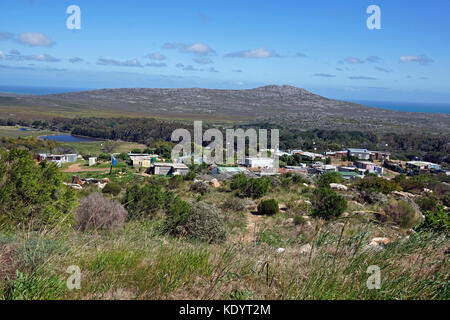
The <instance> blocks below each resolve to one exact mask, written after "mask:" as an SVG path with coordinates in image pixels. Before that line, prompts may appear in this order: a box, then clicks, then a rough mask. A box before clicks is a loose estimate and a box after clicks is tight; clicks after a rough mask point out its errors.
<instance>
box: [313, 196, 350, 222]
mask: <svg viewBox="0 0 450 320" xmlns="http://www.w3.org/2000/svg"><path fill="white" fill-rule="evenodd" d="M311 203H312V207H313V210H312V214H313V215H315V216H318V217H321V218H323V219H326V220H327V219H330V218H335V217H339V216H340V215H341V214H342V213H343V212H344V211H345V209H347V201H346V200H345V198H344V197H342V196H338V195H337V194H336V192H334V191H333V190H331V189H329V188H319V189H316V190H314V192H313V195H312V199H311Z"/></svg>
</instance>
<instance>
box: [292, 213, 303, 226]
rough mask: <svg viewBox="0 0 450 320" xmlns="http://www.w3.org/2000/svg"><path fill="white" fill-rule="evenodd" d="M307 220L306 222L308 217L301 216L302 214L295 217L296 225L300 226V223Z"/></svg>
mask: <svg viewBox="0 0 450 320" xmlns="http://www.w3.org/2000/svg"><path fill="white" fill-rule="evenodd" d="M305 222H306V219H305V218H303V217H302V216H300V215H297V216H295V217H294V224H295V225H296V226H298V225H300V224H304V223H305Z"/></svg>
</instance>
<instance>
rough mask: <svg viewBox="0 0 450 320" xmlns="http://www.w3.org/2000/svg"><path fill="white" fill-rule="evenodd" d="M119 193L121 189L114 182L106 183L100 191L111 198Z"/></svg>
mask: <svg viewBox="0 0 450 320" xmlns="http://www.w3.org/2000/svg"><path fill="white" fill-rule="evenodd" d="M120 191H122V187H121V186H120V185H119V184H118V183H116V182H110V183H108V184H107V185H106V186H105V187H104V188H103V190H102V192H103V193H110V194H112V195H113V196H117V195H118V194H119V193H120Z"/></svg>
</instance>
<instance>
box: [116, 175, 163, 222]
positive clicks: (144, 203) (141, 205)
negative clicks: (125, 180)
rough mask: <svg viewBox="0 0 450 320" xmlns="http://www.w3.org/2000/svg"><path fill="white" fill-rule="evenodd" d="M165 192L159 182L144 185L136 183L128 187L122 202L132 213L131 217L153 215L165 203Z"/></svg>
mask: <svg viewBox="0 0 450 320" xmlns="http://www.w3.org/2000/svg"><path fill="white" fill-rule="evenodd" d="M165 196H166V195H165V193H164V190H163V189H162V188H161V186H160V185H159V184H157V183H148V184H146V185H144V186H142V187H141V186H139V185H134V186H132V187H130V188H128V189H127V191H126V193H125V196H124V197H123V199H122V203H123V204H124V206H125V208H126V209H127V210H128V212H129V213H130V218H137V217H152V216H154V215H155V214H156V212H158V211H159V210H160V209H161V208H163V207H164V204H165Z"/></svg>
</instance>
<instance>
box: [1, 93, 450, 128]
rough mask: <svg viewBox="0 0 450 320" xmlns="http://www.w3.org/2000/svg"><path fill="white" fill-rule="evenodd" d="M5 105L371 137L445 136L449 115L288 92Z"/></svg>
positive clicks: (84, 96)
mask: <svg viewBox="0 0 450 320" xmlns="http://www.w3.org/2000/svg"><path fill="white" fill-rule="evenodd" d="M4 104H8V105H11V104H17V105H21V106H28V107H30V106H39V107H40V108H43V106H46V108H48V111H54V112H56V111H58V110H61V109H64V110H65V111H67V110H73V111H74V112H75V111H80V110H86V111H87V112H89V113H92V112H112V113H114V114H123V115H133V116H153V117H163V118H173V119H203V120H217V121H223V120H229V121H245V122H249V121H251V122H266V121H268V122H272V123H277V124H282V125H285V126H293V127H296V128H299V127H304V128H305V129H307V128H333V129H337V128H340V129H358V130H376V131H388V130H390V131H392V130H394V131H403V130H404V129H411V128H416V129H420V130H427V131H438V132H447V131H449V130H450V115H448V114H427V113H412V112H401V111H393V110H386V109H378V108H370V107H366V106H363V105H359V104H355V103H350V102H345V101H339V100H332V99H327V98H325V97H322V96H319V95H316V94H313V93H311V92H309V91H307V90H305V89H301V88H296V87H292V86H286V85H284V86H275V85H270V86H264V87H259V88H255V89H250V90H216V89H200V88H186V89H147V88H133V89H102V90H92V91H83V92H71V93H64V94H54V95H45V96H21V97H11V96H9V97H4V98H1V97H0V107H1V106H2V105H4Z"/></svg>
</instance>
